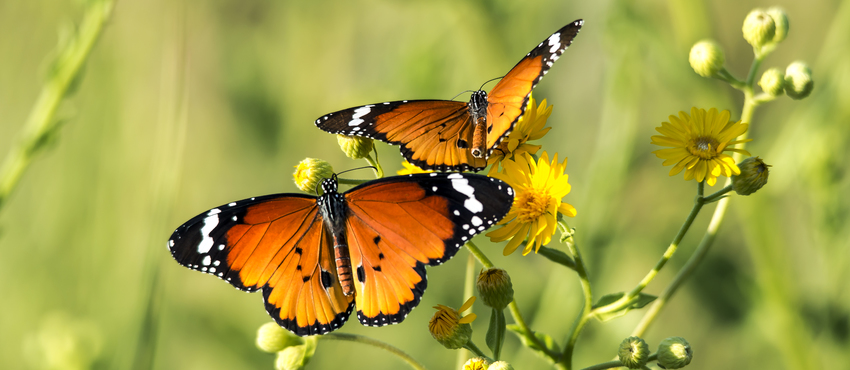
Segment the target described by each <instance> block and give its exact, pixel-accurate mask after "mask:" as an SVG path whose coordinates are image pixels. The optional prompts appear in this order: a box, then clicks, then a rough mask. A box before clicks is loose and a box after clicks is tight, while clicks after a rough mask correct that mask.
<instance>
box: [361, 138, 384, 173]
mask: <svg viewBox="0 0 850 370" xmlns="http://www.w3.org/2000/svg"><path fill="white" fill-rule="evenodd" d="M372 152H374V153H375V159H372ZM372 152H370V153H369V154H368V155H367V156H366V158H364V159H366V162H369V164H370V165H372V166H373V167H375V176H376V177H377V178H379V179H380V178H383V177H384V168H383V167H381V162H378V152H377V151H376V150H375V144H374V143H373V144H372Z"/></svg>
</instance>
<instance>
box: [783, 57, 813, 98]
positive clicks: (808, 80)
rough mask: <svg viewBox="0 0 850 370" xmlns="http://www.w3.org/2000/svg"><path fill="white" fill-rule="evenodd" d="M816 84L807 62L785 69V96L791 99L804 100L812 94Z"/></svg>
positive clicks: (791, 65) (795, 63) (796, 63)
mask: <svg viewBox="0 0 850 370" xmlns="http://www.w3.org/2000/svg"><path fill="white" fill-rule="evenodd" d="M814 87H815V82H814V81H813V80H812V70H811V69H810V68H809V66H808V65H806V63H805V62H800V61H796V62H794V63H791V64H789V65H788V68H786V69H785V94H786V95H788V97H790V98H791V99H794V100H799V99H803V98H805V97H807V96H809V94H811V93H812V89H813V88H814Z"/></svg>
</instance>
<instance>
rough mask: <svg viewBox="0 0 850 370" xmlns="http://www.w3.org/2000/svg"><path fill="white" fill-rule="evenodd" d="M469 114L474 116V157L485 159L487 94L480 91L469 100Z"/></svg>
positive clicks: (472, 151)
mask: <svg viewBox="0 0 850 370" xmlns="http://www.w3.org/2000/svg"><path fill="white" fill-rule="evenodd" d="M468 106H469V114H470V116H472V124H473V125H474V129H473V131H472V150H471V151H470V153H472V156H473V157H475V158H484V151H485V150H486V149H487V129H486V128H487V93H486V92H484V91H483V90H478V91H476V92H474V93H472V96H471V97H470V98H469V104H468Z"/></svg>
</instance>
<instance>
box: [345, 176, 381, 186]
mask: <svg viewBox="0 0 850 370" xmlns="http://www.w3.org/2000/svg"><path fill="white" fill-rule="evenodd" d="M336 181H337V182H338V183H340V184H345V185H360V184H362V183H364V182H369V181H372V180H360V179H344V178H342V177H337V178H336Z"/></svg>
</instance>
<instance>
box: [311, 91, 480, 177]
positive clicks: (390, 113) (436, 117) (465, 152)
mask: <svg viewBox="0 0 850 370" xmlns="http://www.w3.org/2000/svg"><path fill="white" fill-rule="evenodd" d="M316 126H317V127H318V128H320V129H322V130H324V131H327V132H330V133H332V134H342V135H347V136H363V137H368V138H371V139H376V140H380V141H384V142H387V143H390V144H392V145H399V146H401V154H402V155H403V156H404V158H406V159H407V161H408V162H410V163H412V164H414V165H416V166H417V167H420V168H423V169H427V170H436V171H470V170H473V171H480V170H482V169H484V167H486V166H487V161H486V160H485V159H483V158H475V157H473V156H472V154H470V152H469V147H470V146H471V145H472V129H473V127H472V118H471V116H470V114H469V109H468V108H467V104H466V103H464V102H456V101H449V100H404V101H394V102H386V103H380V104H370V105H364V106H362V107H355V108H349V109H345V110H341V111H339V112H334V113H330V114H328V115H325V116H323V117H321V118H319V119H317V120H316Z"/></svg>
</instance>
